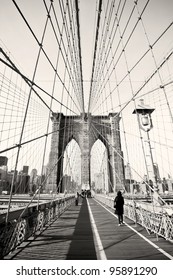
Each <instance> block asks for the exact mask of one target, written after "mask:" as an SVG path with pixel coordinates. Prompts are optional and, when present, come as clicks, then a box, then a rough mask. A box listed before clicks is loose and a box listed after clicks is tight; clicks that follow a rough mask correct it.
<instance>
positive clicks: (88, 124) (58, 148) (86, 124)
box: [47, 113, 124, 192]
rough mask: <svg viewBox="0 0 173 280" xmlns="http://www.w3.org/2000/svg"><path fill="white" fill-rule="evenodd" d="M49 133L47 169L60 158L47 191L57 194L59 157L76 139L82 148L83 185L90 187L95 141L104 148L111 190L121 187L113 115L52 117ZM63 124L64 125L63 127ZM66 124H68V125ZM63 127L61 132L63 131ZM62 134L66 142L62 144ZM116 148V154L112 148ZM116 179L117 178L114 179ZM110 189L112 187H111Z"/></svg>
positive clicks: (121, 170)
mask: <svg viewBox="0 0 173 280" xmlns="http://www.w3.org/2000/svg"><path fill="white" fill-rule="evenodd" d="M51 119H52V130H53V131H55V133H53V134H52V139H51V151H50V155H49V168H50V169H51V167H52V166H53V164H55V162H56V161H57V158H58V159H59V161H58V164H57V168H56V169H55V170H53V172H52V173H51V176H50V178H49V180H48V184H47V188H48V189H52V190H53V191H54V192H56V189H57V185H58V184H59V182H60V178H61V175H62V174H61V172H62V171H61V169H62V168H61V165H62V164H63V162H62V160H61V158H62V155H63V153H64V150H65V147H66V146H67V144H68V143H69V141H71V139H75V141H76V142H77V143H78V145H79V147H80V149H81V180H82V184H84V185H87V186H90V183H91V182H90V152H91V148H92V146H93V145H94V143H95V142H96V141H97V139H99V140H101V141H102V143H103V144H104V145H105V147H106V149H107V154H108V162H109V169H110V182H111V184H112V186H113V188H114V191H117V190H119V189H122V188H123V184H124V164H123V160H122V157H119V156H118V154H119V155H122V151H121V143H120V133H119V121H120V118H119V116H118V115H117V114H116V113H111V114H109V115H108V116H92V115H91V114H81V115H80V116H73V117H71V116H64V115H63V114H62V113H61V114H60V113H53V114H52V118H51ZM65 123H66V125H65ZM67 124H68V125H67ZM63 128H64V129H63ZM64 135H65V136H66V137H65V141H64ZM112 146H113V147H116V150H117V151H118V153H116V152H115V151H114V150H113V149H112ZM117 178H118V179H117ZM111 189H112V187H111Z"/></svg>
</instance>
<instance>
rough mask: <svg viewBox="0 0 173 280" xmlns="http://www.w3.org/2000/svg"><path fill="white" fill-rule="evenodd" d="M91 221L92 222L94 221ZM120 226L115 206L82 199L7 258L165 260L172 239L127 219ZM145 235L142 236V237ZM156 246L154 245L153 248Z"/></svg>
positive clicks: (170, 254)
mask: <svg viewBox="0 0 173 280" xmlns="http://www.w3.org/2000/svg"><path fill="white" fill-rule="evenodd" d="M91 221H92V222H91ZM125 223H126V224H125V225H122V226H120V227H118V220H117V217H116V216H115V215H114V213H113V209H110V208H109V209H108V208H105V207H104V206H102V205H101V204H100V203H99V202H97V201H95V200H94V199H91V198H90V199H83V200H82V199H80V201H79V205H78V206H75V205H72V206H71V207H70V208H69V209H68V210H67V211H66V212H65V213H63V214H62V216H61V217H60V218H58V219H57V220H56V221H55V222H54V223H52V224H51V225H50V227H49V228H47V229H46V230H45V231H44V232H43V233H42V234H41V235H39V236H37V238H35V239H33V238H30V239H29V240H28V241H27V242H23V243H22V244H21V245H20V246H19V247H18V249H17V250H15V252H13V253H12V254H11V255H8V256H7V257H6V258H5V259H16V260H17V259H18V260H33V259H35V260H46V259H48V260H70V259H71V260H96V259H103V258H104V259H108V260H149V259H150V260H166V259H171V258H172V257H171V256H173V246H172V244H171V243H170V242H168V241H165V240H163V239H162V238H159V240H157V239H156V237H155V236H154V235H148V233H147V231H146V230H145V229H143V228H142V227H141V226H139V225H137V226H136V225H135V224H134V223H133V222H131V221H130V220H128V219H125ZM141 236H142V237H141ZM154 246H155V247H154Z"/></svg>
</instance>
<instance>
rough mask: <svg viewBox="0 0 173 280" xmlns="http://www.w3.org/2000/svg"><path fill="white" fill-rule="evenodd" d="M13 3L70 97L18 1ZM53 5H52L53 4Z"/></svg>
mask: <svg viewBox="0 0 173 280" xmlns="http://www.w3.org/2000/svg"><path fill="white" fill-rule="evenodd" d="M12 1H13V3H14V5H15V6H16V8H17V10H18V12H19V13H20V15H21V17H22V18H23V20H24V22H25V23H26V25H27V27H28V28H29V30H30V32H31V33H32V35H33V37H34V39H35V40H36V42H37V43H38V45H39V47H40V49H41V50H42V52H43V54H44V55H45V57H46V58H47V60H48V62H49V64H50V66H51V67H52V69H53V70H54V72H55V73H56V75H57V77H58V79H59V80H60V82H61V84H62V85H63V87H64V89H65V90H66V92H67V94H68V95H70V93H69V91H68V89H67V87H66V86H65V84H64V82H63V80H62V78H61V77H60V75H59V74H58V72H57V71H56V69H55V67H54V65H53V64H52V62H51V60H50V58H49V57H48V55H47V53H46V51H45V50H44V48H43V44H42V43H40V42H39V40H38V38H37V36H36V35H35V33H34V31H33V30H32V28H31V26H30V25H29V23H28V21H27V20H26V18H25V16H24V15H23V13H22V11H21V10H20V8H19V6H18V5H17V3H16V1H15V0H12ZM51 5H52V3H51ZM70 98H71V99H72V100H73V103H74V104H75V106H76V108H77V109H78V111H79V112H80V109H79V107H78V106H77V104H76V102H75V101H74V99H73V98H72V96H71V95H70Z"/></svg>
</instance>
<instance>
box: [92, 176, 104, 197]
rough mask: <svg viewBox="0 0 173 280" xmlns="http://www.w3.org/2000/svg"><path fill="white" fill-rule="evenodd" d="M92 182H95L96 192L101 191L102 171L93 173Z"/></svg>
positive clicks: (102, 186) (102, 182)
mask: <svg viewBox="0 0 173 280" xmlns="http://www.w3.org/2000/svg"><path fill="white" fill-rule="evenodd" d="M94 182H95V191H96V192H97V193H103V192H104V190H105V184H104V183H105V180H104V173H95V174H94Z"/></svg>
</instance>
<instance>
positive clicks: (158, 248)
mask: <svg viewBox="0 0 173 280" xmlns="http://www.w3.org/2000/svg"><path fill="white" fill-rule="evenodd" d="M94 200H95V201H96V202H97V203H98V204H100V205H101V206H102V207H103V208H105V209H106V210H107V211H108V212H109V213H111V215H113V216H114V217H116V218H117V216H116V215H115V214H114V213H112V212H111V211H110V210H109V209H107V208H106V207H105V206H104V205H102V204H101V203H100V202H99V201H98V200H96V199H94ZM124 223H125V222H124ZM125 225H126V226H127V227H128V228H130V229H131V230H133V231H134V232H135V233H136V234H138V235H139V236H140V237H141V238H143V239H144V240H145V241H146V242H148V243H149V244H150V245H151V246H153V247H154V248H155V249H157V250H158V251H159V252H161V253H162V254H163V255H165V256H166V257H167V258H168V259H170V260H173V256H172V255H170V254H169V253H167V252H166V251H165V250H163V249H162V248H160V247H159V246H157V245H156V244H154V243H153V242H152V241H150V240H149V239H148V238H146V237H145V236H144V235H142V234H141V233H139V232H138V231H137V230H135V229H134V228H133V227H131V226H129V225H128V224H127V223H125Z"/></svg>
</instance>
